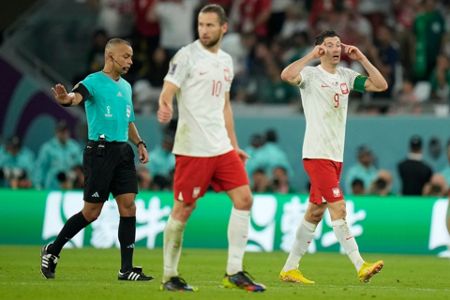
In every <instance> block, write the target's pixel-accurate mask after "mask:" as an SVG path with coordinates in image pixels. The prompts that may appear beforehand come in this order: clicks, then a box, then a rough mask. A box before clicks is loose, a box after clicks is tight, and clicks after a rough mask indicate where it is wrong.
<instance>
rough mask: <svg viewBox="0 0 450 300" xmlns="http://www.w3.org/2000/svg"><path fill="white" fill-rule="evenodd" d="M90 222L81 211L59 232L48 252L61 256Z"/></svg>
mask: <svg viewBox="0 0 450 300" xmlns="http://www.w3.org/2000/svg"><path fill="white" fill-rule="evenodd" d="M89 223H91V222H89V221H87V220H86V219H85V218H84V216H83V214H82V213H81V211H80V212H79V213H77V214H75V215H73V216H72V217H70V218H69V220H67V222H66V224H64V227H63V228H62V229H61V231H60V232H59V234H58V236H57V237H56V240H55V241H54V242H53V243H52V244H50V245H49V247H48V249H47V251H48V252H49V253H51V254H53V255H56V256H59V253H60V252H61V249H62V248H63V247H64V245H65V244H66V243H67V242H68V241H70V240H71V239H72V238H73V237H74V236H75V235H76V234H77V233H78V232H80V231H81V230H82V229H83V228H84V227H86V226H87V225H89Z"/></svg>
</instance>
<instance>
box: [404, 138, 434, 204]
mask: <svg viewBox="0 0 450 300" xmlns="http://www.w3.org/2000/svg"><path fill="white" fill-rule="evenodd" d="M398 173H399V176H400V179H401V181H402V189H401V193H402V195H405V196H419V195H422V193H423V188H424V186H425V184H426V183H427V182H429V181H430V179H431V176H432V175H433V170H432V169H431V167H430V166H429V165H428V164H427V163H425V162H424V161H423V154H422V138H421V137H420V136H418V135H413V136H412V137H411V139H410V141H409V153H408V157H407V158H406V159H405V160H403V161H401V162H400V163H399V164H398Z"/></svg>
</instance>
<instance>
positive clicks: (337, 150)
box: [280, 31, 388, 284]
mask: <svg viewBox="0 0 450 300" xmlns="http://www.w3.org/2000/svg"><path fill="white" fill-rule="evenodd" d="M341 52H344V53H345V54H346V55H347V56H348V57H349V58H350V59H352V60H356V61H358V62H359V63H360V64H361V65H362V66H363V67H364V69H365V70H366V72H367V74H368V76H363V75H360V74H358V73H357V72H354V71H352V70H350V69H348V68H344V67H340V66H339V65H338V64H339V62H340V60H341ZM315 59H320V65H318V66H316V67H311V66H307V64H309V63H310V62H311V61H312V60H315ZM281 78H282V79H283V80H284V81H287V82H288V83H290V84H292V85H296V86H298V87H299V88H300V93H301V98H302V104H303V108H304V111H305V119H306V130H305V137H304V142H303V165H304V167H305V170H306V172H307V174H308V176H309V179H310V182H311V188H310V196H309V204H308V208H307V211H306V213H305V216H304V219H303V220H302V222H300V225H299V227H298V229H297V233H296V237H295V241H294V244H293V247H292V250H291V252H290V253H289V257H288V258H287V260H286V263H285V265H284V267H283V269H282V270H281V272H280V278H281V280H283V281H290V282H298V283H303V284H312V283H314V281H311V280H309V279H307V278H305V277H304V276H303V274H302V273H301V272H300V270H299V263H300V259H301V258H302V256H303V255H304V254H305V253H306V251H307V249H308V246H309V244H310V242H311V239H312V238H313V236H314V231H315V229H316V227H317V224H318V223H319V222H320V221H321V220H322V217H323V214H324V212H325V209H326V208H328V210H329V212H330V216H331V220H332V224H333V231H334V233H335V235H336V237H337V240H338V241H339V243H340V245H341V247H342V248H343V249H344V250H345V252H346V253H347V255H348V257H349V258H350V260H351V261H352V263H353V265H354V266H355V269H356V271H357V273H358V278H359V280H360V281H362V282H368V281H369V280H370V278H371V277H372V276H373V275H375V274H376V273H378V272H379V271H380V270H381V269H382V268H383V265H384V263H383V261H377V262H375V263H368V262H365V261H364V260H363V259H362V257H361V255H360V253H359V250H358V245H357V244H356V241H355V238H354V237H353V236H352V234H351V232H350V230H349V227H348V225H347V223H346V221H345V217H346V209H345V201H344V197H343V195H342V190H341V188H340V186H339V180H340V176H341V169H342V161H343V157H344V141H345V125H346V120H347V107H348V95H349V93H350V90H356V91H358V92H364V91H370V92H380V91H384V90H386V89H387V87H388V86H387V83H386V80H385V79H384V78H383V76H382V75H381V73H380V72H379V71H378V70H377V69H376V68H375V67H374V66H373V65H372V64H371V63H370V61H369V60H368V59H367V57H366V56H365V55H364V54H363V53H362V52H361V51H360V50H359V49H358V48H357V47H355V46H350V45H345V44H344V43H342V42H341V40H340V38H339V36H338V35H337V34H336V33H335V32H334V31H325V32H323V33H321V34H320V35H318V36H317V37H316V42H315V47H314V49H313V50H312V51H311V52H310V53H308V54H306V55H305V56H304V57H302V58H300V59H299V60H297V61H295V62H293V63H292V64H290V65H289V66H287V67H286V68H285V69H284V70H283V72H282V73H281Z"/></svg>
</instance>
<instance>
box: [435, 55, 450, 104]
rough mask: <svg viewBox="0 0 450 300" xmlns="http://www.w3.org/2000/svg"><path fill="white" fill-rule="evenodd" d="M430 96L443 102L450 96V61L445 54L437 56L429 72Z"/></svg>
mask: <svg viewBox="0 0 450 300" xmlns="http://www.w3.org/2000/svg"><path fill="white" fill-rule="evenodd" d="M431 97H432V98H433V99H435V100H437V101H438V102H444V103H445V102H447V101H448V100H449V98H450V62H449V58H448V57H447V56H446V55H445V54H440V55H439V56H438V58H437V61H436V67H435V69H434V70H433V73H432V74H431Z"/></svg>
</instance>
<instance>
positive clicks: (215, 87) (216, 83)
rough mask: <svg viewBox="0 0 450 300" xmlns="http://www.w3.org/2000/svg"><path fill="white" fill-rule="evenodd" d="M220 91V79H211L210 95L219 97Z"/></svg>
mask: <svg viewBox="0 0 450 300" xmlns="http://www.w3.org/2000/svg"><path fill="white" fill-rule="evenodd" d="M221 92H222V81H221V80H213V81H212V90H211V95H212V96H216V97H219V95H220V93H221Z"/></svg>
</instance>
